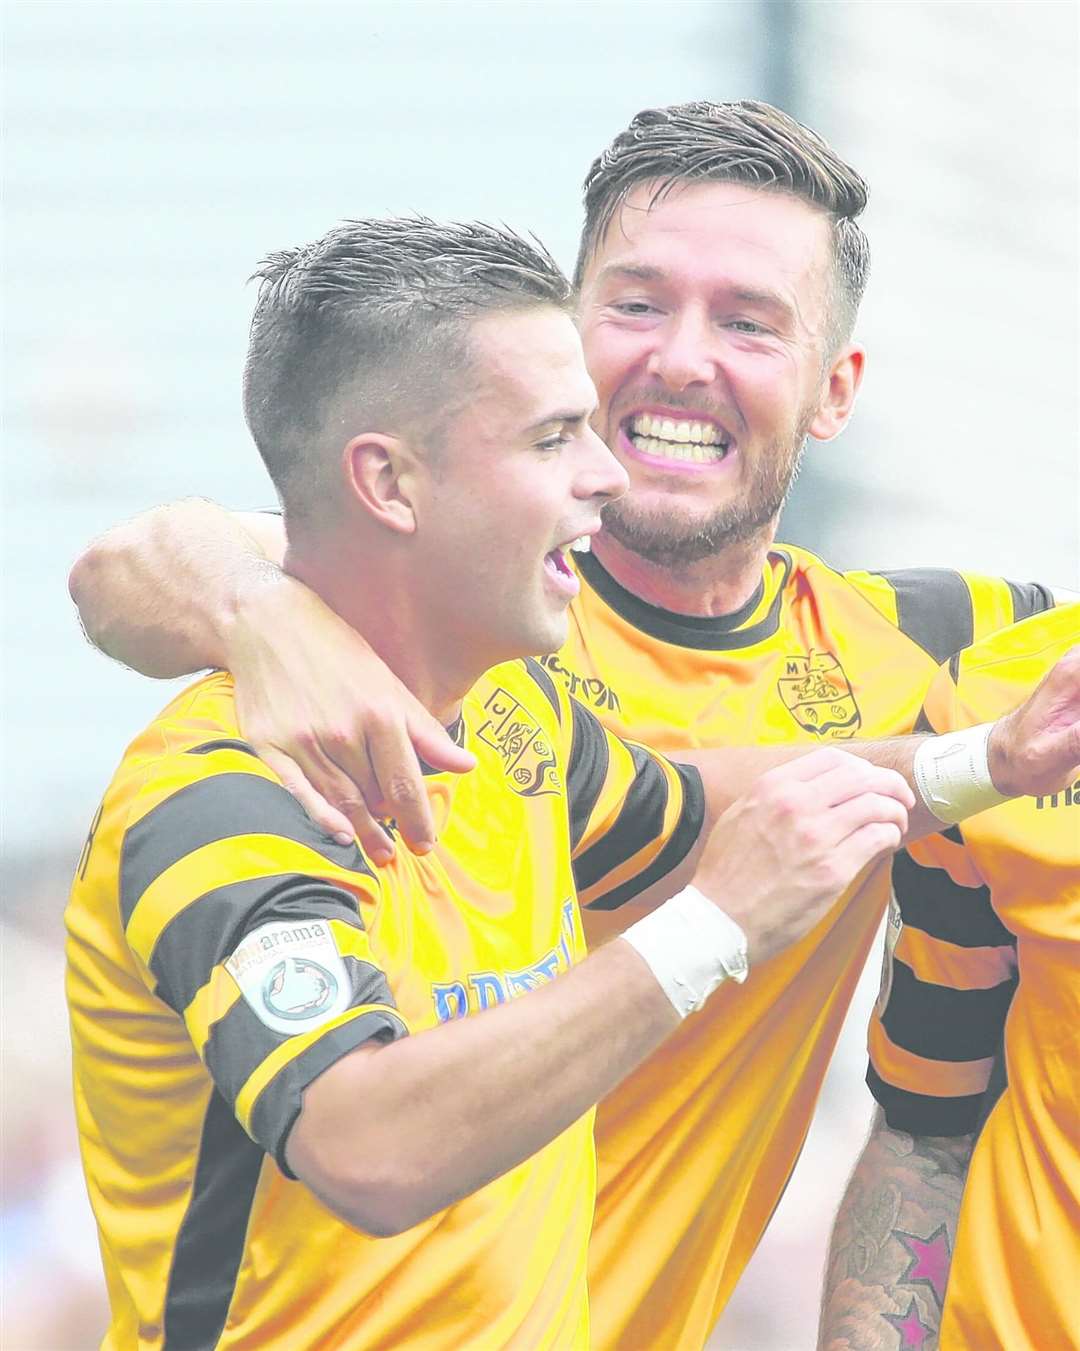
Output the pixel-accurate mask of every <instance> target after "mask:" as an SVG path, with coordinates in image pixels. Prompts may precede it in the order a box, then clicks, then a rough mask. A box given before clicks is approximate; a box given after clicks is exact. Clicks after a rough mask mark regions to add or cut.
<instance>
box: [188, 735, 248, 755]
mask: <svg viewBox="0 0 1080 1351" xmlns="http://www.w3.org/2000/svg"><path fill="white" fill-rule="evenodd" d="M211 751H243V752H244V754H245V755H253V756H254V757H255V759H256V760H257V759H258V758H259V753H258V751H257V750H256V749H255V747H254V746H250V745H248V743H247V742H246V741H240V740H239V739H238V738H236V737H222V738H221V739H220V740H219V741H204V742H203V743H202V745H201V746H189V747H188V748H187V750H186V751H185V752H184V754H185V755H209V754H210V753H211Z"/></svg>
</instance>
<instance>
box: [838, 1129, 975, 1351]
mask: <svg viewBox="0 0 1080 1351" xmlns="http://www.w3.org/2000/svg"><path fill="white" fill-rule="evenodd" d="M971 1146H972V1142H971V1139H970V1137H967V1136H965V1137H962V1138H959V1139H955V1140H952V1139H936V1138H935V1139H931V1138H921V1139H915V1138H913V1137H912V1136H910V1135H906V1134H905V1133H903V1132H901V1131H892V1130H889V1129H888V1128H887V1127H886V1126H884V1124H883V1123H881V1122H880V1121H879V1123H878V1124H877V1125H876V1127H875V1129H874V1131H873V1133H872V1134H871V1137H870V1140H869V1142H868V1144H867V1146H866V1149H865V1150H864V1152H863V1155H862V1157H861V1159H860V1160H859V1163H858V1165H857V1166H856V1169H855V1172H854V1174H853V1175H852V1178H851V1182H850V1183H849V1185H848V1190H847V1193H846V1195H845V1197H844V1200H843V1203H842V1204H841V1207H840V1211H839V1213H838V1215H837V1218H836V1226H835V1229H834V1231H833V1239H832V1245H831V1248H830V1253H829V1265H828V1271H827V1274H826V1283H825V1297H824V1302H823V1307H822V1323H821V1336H820V1342H819V1345H820V1347H821V1348H823V1351H909V1349H910V1348H915V1349H917V1351H934V1348H936V1347H937V1343H938V1332H939V1329H940V1325H941V1310H942V1306H943V1304H944V1300H945V1286H946V1282H947V1280H948V1274H949V1261H950V1258H951V1256H952V1250H953V1245H954V1242H955V1236H956V1217H957V1213H958V1211H959V1208H960V1196H961V1193H962V1191H963V1185H964V1178H965V1177H966V1174H967V1165H968V1160H969V1158H970V1154H971Z"/></svg>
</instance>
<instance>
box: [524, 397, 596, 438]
mask: <svg viewBox="0 0 1080 1351" xmlns="http://www.w3.org/2000/svg"><path fill="white" fill-rule="evenodd" d="M598 407H599V404H597V403H592V404H589V405H588V406H586V407H582V408H560V409H558V410H557V411H556V412H554V413H548V415H547V416H546V417H542V418H540V419H539V420H538V421H537V422H531V423H530V424H529V425H528V427H526V428H525V430H526V432H538V431H539V430H540V428H541V427H550V426H552V424H553V423H556V422H587V421H588V419H589V418H591V417H592V415H593V414H594V413H595V412H596V410H597V408H598Z"/></svg>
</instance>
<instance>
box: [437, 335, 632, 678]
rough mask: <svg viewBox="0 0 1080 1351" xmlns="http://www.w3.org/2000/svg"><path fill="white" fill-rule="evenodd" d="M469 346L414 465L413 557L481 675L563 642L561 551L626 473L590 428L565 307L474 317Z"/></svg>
mask: <svg viewBox="0 0 1080 1351" xmlns="http://www.w3.org/2000/svg"><path fill="white" fill-rule="evenodd" d="M469 351H470V357H471V362H470V369H469V371H468V374H467V376H466V381H467V383H468V385H469V390H468V397H467V398H466V399H465V400H464V401H463V406H462V409H461V411H460V412H458V413H456V414H455V415H454V416H453V417H452V419H451V420H450V422H449V424H448V425H447V426H446V428H445V429H444V433H443V435H442V438H441V444H440V445H439V447H438V449H437V450H436V451H435V452H434V454H433V456H431V457H430V459H428V460H426V461H425V463H424V465H423V467H422V468H421V470H420V475H419V480H418V485H417V494H416V499H415V501H416V520H417V530H416V536H415V546H416V553H415V555H414V559H415V565H416V567H417V569H418V575H419V576H421V577H422V578H423V586H424V590H425V593H426V596H427V602H428V609H429V611H430V613H431V616H432V619H431V622H432V625H433V626H436V627H437V628H439V629H441V630H443V631H444V634H443V638H442V641H443V643H444V650H449V649H450V648H452V649H453V652H454V654H455V657H456V656H457V654H462V653H464V654H467V658H466V663H465V664H467V665H472V666H474V667H475V670H476V671H477V672H479V671H480V670H483V669H484V668H486V667H488V666H491V665H494V664H495V663H496V662H499V661H505V660H507V659H509V658H512V657H518V656H524V655H527V654H531V653H540V652H550V651H552V650H553V649H555V648H557V647H559V646H560V645H561V644H562V643H563V642H564V641H565V639H566V631H567V615H566V612H567V607H568V606H569V603H570V601H571V600H572V599H573V597H574V596H575V595H576V594H577V590H578V581H577V577H576V575H575V574H574V573H573V572H572V571H571V569H570V568H569V566H568V565H567V563H566V558H565V552H566V549H567V547H568V546H569V545H570V543H571V542H572V541H573V540H575V539H577V538H579V537H580V536H583V535H591V534H593V533H595V532H596V531H597V530H598V529H599V527H600V508H601V507H602V506H604V505H605V504H606V503H608V502H609V501H610V500H611V499H612V498H613V497H616V496H618V495H619V494H620V493H622V492H624V491H625V489H626V482H627V480H626V474H625V473H624V471H623V470H622V469H621V468H620V467H619V464H618V462H617V460H616V459H615V457H614V456H613V455H612V454H611V452H610V451H609V450H608V449H607V447H606V446H605V445H604V443H603V441H602V440H601V439H600V438H599V437H598V436H597V435H596V433H595V432H594V431H593V430H592V428H591V427H590V425H589V419H590V417H591V415H592V414H593V412H594V410H595V408H596V394H595V390H594V388H593V384H592V381H591V380H590V379H589V376H588V373H587V372H586V370H585V363H584V360H583V357H582V351H581V341H580V339H579V337H578V334H577V331H576V329H575V328H574V325H573V323H572V321H571V319H570V318H569V317H568V316H567V315H566V314H564V313H562V312H560V311H558V310H555V309H547V308H540V309H537V308H532V309H529V310H526V311H523V312H519V313H508V314H495V315H492V316H490V317H488V318H485V319H481V320H479V321H478V322H477V323H476V324H475V325H474V326H473V328H472V331H471V334H470V340H469ZM458 664H460V663H458Z"/></svg>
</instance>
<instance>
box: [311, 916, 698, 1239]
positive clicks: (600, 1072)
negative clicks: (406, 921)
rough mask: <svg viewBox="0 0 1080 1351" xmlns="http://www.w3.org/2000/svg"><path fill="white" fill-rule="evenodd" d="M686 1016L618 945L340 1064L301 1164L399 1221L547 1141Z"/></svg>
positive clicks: (358, 1203)
mask: <svg viewBox="0 0 1080 1351" xmlns="http://www.w3.org/2000/svg"><path fill="white" fill-rule="evenodd" d="M677 1024H678V1017H677V1015H676V1013H675V1011H674V1009H673V1008H672V1006H671V1004H670V1002H669V1001H668V999H667V996H666V995H665V994H664V993H663V991H662V990H661V988H660V986H659V985H658V983H657V981H656V979H655V977H654V976H653V975H652V973H651V972H650V971H649V969H648V967H647V966H646V965H645V963H644V962H643V961H642V960H641V958H640V957H639V956H638V955H637V953H635V952H634V950H633V949H632V948H631V947H630V946H629V944H627V943H623V942H618V941H617V942H614V943H611V944H609V945H607V946H606V947H603V948H600V949H599V950H598V951H597V952H595V953H594V954H593V955H592V956H590V957H589V958H588V959H587V960H586V961H585V962H584V963H582V964H581V965H580V966H577V967H575V968H574V969H573V970H572V971H569V972H567V973H566V974H564V975H562V976H559V977H558V978H557V979H556V980H555V981H553V982H552V983H551V984H549V985H546V986H543V987H541V988H540V989H537V990H533V991H530V992H529V993H528V994H527V995H525V996H523V997H522V998H519V999H516V1000H512V1001H510V1002H509V1003H507V1004H503V1005H500V1006H499V1007H497V1008H494V1009H491V1010H489V1011H488V1012H485V1013H482V1014H479V1015H476V1016H473V1017H470V1018H463V1019H459V1020H456V1021H453V1022H450V1023H446V1024H444V1025H441V1026H439V1027H437V1028H434V1029H432V1030H431V1031H429V1032H424V1033H421V1034H420V1035H418V1036H414V1037H408V1038H405V1039H403V1040H402V1041H399V1042H395V1043H394V1044H393V1045H391V1046H387V1047H385V1048H382V1049H380V1050H376V1051H374V1052H367V1053H365V1052H360V1053H357V1054H355V1055H353V1056H351V1057H348V1058H347V1060H346V1061H343V1062H340V1064H339V1065H338V1066H335V1067H334V1070H333V1071H330V1072H328V1073H327V1074H326V1075H324V1076H323V1077H322V1078H321V1079H319V1080H317V1081H316V1082H315V1083H314V1084H313V1085H312V1086H311V1088H309V1089H308V1091H307V1093H306V1094H305V1097H304V1111H303V1114H302V1116H301V1118H300V1121H299V1122H298V1124H297V1126H296V1127H295V1128H294V1130H293V1134H292V1137H291V1138H290V1141H289V1146H288V1151H289V1160H290V1164H291V1166H292V1167H293V1168H294V1170H295V1171H296V1172H297V1174H298V1175H299V1176H300V1177H302V1178H304V1180H305V1181H307V1182H308V1184H309V1185H310V1186H311V1187H312V1189H313V1190H314V1191H315V1192H316V1194H318V1195H319V1196H320V1197H321V1198H322V1199H323V1200H324V1201H325V1202H326V1204H327V1205H329V1206H331V1207H332V1208H334V1209H336V1210H337V1211H338V1213H342V1212H343V1211H344V1212H345V1214H346V1218H349V1219H350V1220H351V1221H352V1222H353V1223H356V1224H357V1225H358V1226H359V1227H361V1228H367V1229H373V1230H375V1231H376V1232H384V1233H385V1232H397V1231H398V1230H399V1229H401V1228H406V1227H409V1226H410V1225H412V1224H416V1223H419V1221H420V1220H421V1219H423V1218H425V1217H426V1216H428V1215H431V1214H434V1213H435V1212H436V1211H438V1210H441V1209H442V1208H443V1207H445V1206H447V1205H450V1204H451V1203H452V1202H454V1201H456V1200H459V1199H460V1198H461V1197H463V1196H467V1195H469V1194H470V1193H471V1192H474V1191H476V1190H477V1189H478V1188H479V1187H482V1186H484V1185H485V1184H486V1183H488V1182H490V1181H491V1180H492V1179H493V1178H496V1177H499V1176H500V1175H501V1174H503V1173H505V1172H507V1171H508V1170H509V1169H511V1168H513V1167H515V1166H516V1165H517V1164H519V1163H521V1162H523V1161H524V1160H525V1159H527V1158H529V1157H530V1156H531V1155H533V1154H535V1153H536V1152H537V1151H538V1150H539V1149H542V1148H543V1147H544V1146H545V1145H546V1144H548V1143H549V1142H550V1141H551V1140H553V1139H554V1138H555V1137H556V1136H557V1135H559V1134H560V1133H561V1132H562V1131H563V1130H565V1129H566V1128H567V1127H568V1126H569V1125H571V1124H572V1123H573V1122H574V1121H576V1120H577V1119H578V1118H579V1117H580V1116H581V1115H582V1113H584V1112H585V1111H587V1110H588V1108H589V1107H591V1106H592V1105H593V1104H594V1103H595V1102H597V1101H598V1100H599V1099H600V1098H601V1097H603V1096H604V1095H605V1094H606V1093H608V1092H609V1091H610V1090H611V1089H612V1088H613V1087H614V1086H615V1085H616V1084H617V1083H618V1082H619V1081H620V1080H621V1079H622V1078H624V1077H625V1075H627V1074H628V1073H629V1072H630V1071H631V1070H632V1069H633V1068H634V1067H635V1066H636V1065H637V1064H639V1063H640V1062H641V1061H642V1060H643V1059H644V1058H645V1057H646V1056H647V1055H648V1054H649V1053H650V1052H651V1051H652V1050H653V1049H655V1047H656V1046H658V1045H659V1044H660V1042H661V1041H662V1040H663V1039H664V1038H665V1037H666V1036H667V1035H668V1034H669V1033H670V1032H671V1031H673V1030H674V1028H675V1027H676V1026H677ZM354 1166H355V1167H357V1168H358V1169H359V1170H360V1171H359V1172H358V1173H352V1172H351V1170H352V1169H353V1167H354ZM343 1199H344V1201H345V1204H344V1205H343Z"/></svg>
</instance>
